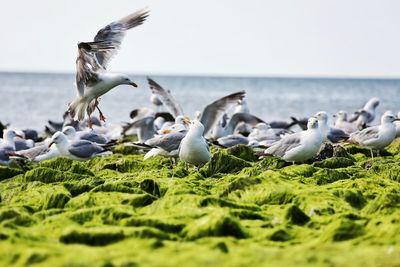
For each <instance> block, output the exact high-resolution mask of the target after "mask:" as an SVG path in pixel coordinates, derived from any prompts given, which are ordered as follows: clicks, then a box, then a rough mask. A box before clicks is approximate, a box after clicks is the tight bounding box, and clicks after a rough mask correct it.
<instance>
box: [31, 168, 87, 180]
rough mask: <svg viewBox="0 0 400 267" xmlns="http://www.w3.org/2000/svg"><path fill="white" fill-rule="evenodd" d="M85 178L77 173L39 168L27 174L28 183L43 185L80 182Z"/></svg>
mask: <svg viewBox="0 0 400 267" xmlns="http://www.w3.org/2000/svg"><path fill="white" fill-rule="evenodd" d="M84 177H85V176H83V175H80V174H75V173H69V172H64V171H58V170H54V169H50V168H46V167H37V168H35V169H33V170H30V171H28V172H27V173H25V176H24V180H25V181H26V182H32V181H40V182H43V183H55V182H67V181H71V180H80V179H82V178H84Z"/></svg>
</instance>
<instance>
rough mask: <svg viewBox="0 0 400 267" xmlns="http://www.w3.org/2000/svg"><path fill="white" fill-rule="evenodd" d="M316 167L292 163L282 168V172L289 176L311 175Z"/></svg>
mask: <svg viewBox="0 0 400 267" xmlns="http://www.w3.org/2000/svg"><path fill="white" fill-rule="evenodd" d="M316 171H317V170H316V168H314V167H313V166H311V165H308V164H301V165H291V166H287V167H285V168H283V169H281V170H280V173H282V174H284V175H286V176H289V177H297V178H298V177H310V176H312V175H313V174H314V172H316Z"/></svg>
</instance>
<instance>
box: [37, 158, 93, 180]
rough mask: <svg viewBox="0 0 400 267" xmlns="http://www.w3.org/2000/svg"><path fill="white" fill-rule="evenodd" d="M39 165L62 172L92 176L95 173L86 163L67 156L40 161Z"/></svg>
mask: <svg viewBox="0 0 400 267" xmlns="http://www.w3.org/2000/svg"><path fill="white" fill-rule="evenodd" d="M39 166H41V167H44V168H49V169H53V170H57V171H62V172H71V173H76V174H84V175H90V176H93V175H94V174H93V172H92V171H90V170H89V169H88V168H87V167H86V166H85V165H84V163H81V162H79V161H76V160H72V159H70V158H66V157H55V158H53V159H50V160H46V161H43V162H40V163H39Z"/></svg>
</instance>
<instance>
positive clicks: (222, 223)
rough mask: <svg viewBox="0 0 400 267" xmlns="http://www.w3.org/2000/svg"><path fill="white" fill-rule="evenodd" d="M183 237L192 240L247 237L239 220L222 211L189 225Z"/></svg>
mask: <svg viewBox="0 0 400 267" xmlns="http://www.w3.org/2000/svg"><path fill="white" fill-rule="evenodd" d="M183 235H184V236H185V238H187V239H190V240H192V239H198V238H202V237H208V236H233V237H236V238H245V237H246V236H247V234H246V233H245V231H244V229H243V227H242V226H241V225H240V222H239V221H238V220H237V219H235V218H233V217H232V216H230V215H229V214H228V213H226V212H225V211H220V210H216V211H214V212H211V213H210V214H208V215H206V216H203V217H201V218H200V219H198V220H196V221H194V222H192V223H190V224H189V225H187V226H186V227H185V228H184V229H183Z"/></svg>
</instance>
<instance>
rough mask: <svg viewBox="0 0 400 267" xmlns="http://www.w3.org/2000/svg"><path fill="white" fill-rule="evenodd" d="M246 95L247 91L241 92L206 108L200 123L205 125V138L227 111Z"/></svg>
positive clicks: (225, 97) (223, 98)
mask: <svg viewBox="0 0 400 267" xmlns="http://www.w3.org/2000/svg"><path fill="white" fill-rule="evenodd" d="M245 94H246V92H245V91H240V92H237V93H233V94H230V95H227V96H224V97H222V98H220V99H218V100H216V101H214V102H212V103H211V104H209V105H207V106H206V107H205V108H204V110H203V112H202V114H201V118H200V122H201V123H202V124H203V125H204V136H207V133H208V132H209V131H210V130H211V129H212V128H213V127H214V125H215V124H216V123H217V122H218V121H219V120H221V117H222V116H223V115H224V114H225V113H226V111H227V110H228V109H229V108H230V107H231V106H232V105H234V104H236V103H237V101H239V100H242V99H243V98H244V96H245Z"/></svg>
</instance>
